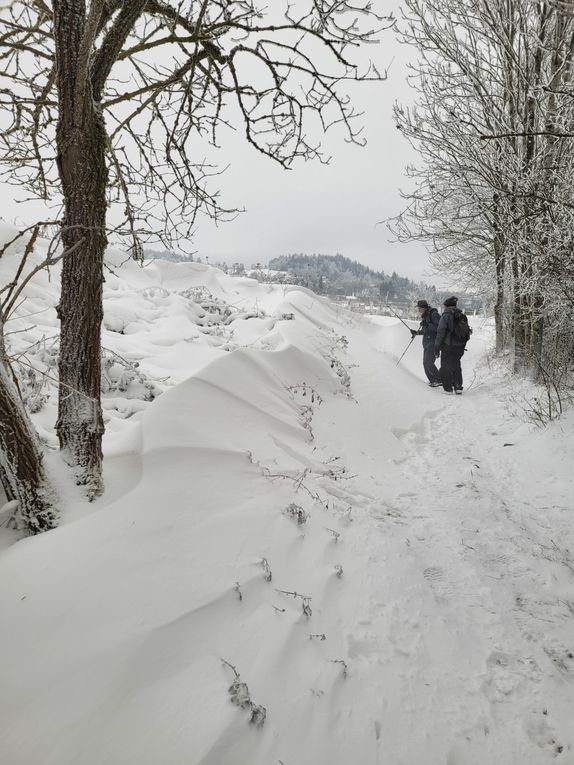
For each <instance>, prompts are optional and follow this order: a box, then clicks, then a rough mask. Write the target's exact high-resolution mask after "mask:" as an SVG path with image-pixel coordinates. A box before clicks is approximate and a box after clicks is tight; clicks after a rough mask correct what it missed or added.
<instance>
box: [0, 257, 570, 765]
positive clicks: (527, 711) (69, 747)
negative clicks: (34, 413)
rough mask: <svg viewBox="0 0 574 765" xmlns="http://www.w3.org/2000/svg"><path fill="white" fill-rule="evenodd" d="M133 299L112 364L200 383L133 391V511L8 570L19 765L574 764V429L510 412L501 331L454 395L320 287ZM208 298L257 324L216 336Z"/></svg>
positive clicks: (10, 709)
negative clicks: (539, 425) (498, 365)
mask: <svg viewBox="0 0 574 765" xmlns="http://www.w3.org/2000/svg"><path fill="white" fill-rule="evenodd" d="M184 287H185V289H184ZM49 289H51V286H50V285H46V290H49ZM108 289H109V290H110V294H111V295H112V296H113V300H112V304H113V306H112V307H113V311H115V313H112V314H111V315H112V317H113V318H114V321H115V322H116V324H114V326H116V327H117V326H121V327H124V328H127V332H123V331H122V332H117V331H113V330H106V331H107V335H106V344H108V345H111V346H112V347H115V348H117V352H118V353H121V354H122V355H123V354H127V353H131V352H134V353H135V351H136V350H137V358H138V362H140V366H139V367H138V370H140V371H141V372H142V374H143V375H146V374H147V375H151V376H152V377H153V376H158V377H161V378H162V379H163V378H164V377H165V375H166V374H167V375H170V379H171V380H172V384H171V387H169V386H168V384H167V383H166V385H165V387H166V388H167V390H166V392H164V393H163V394H162V395H161V396H159V397H158V398H157V399H156V400H155V401H153V402H148V401H143V400H141V398H137V397H135V398H130V397H129V396H128V393H129V391H127V392H126V391H125V390H123V389H122V387H119V389H118V391H115V393H114V395H113V396H112V397H111V398H109V399H107V407H106V416H107V417H108V418H109V423H108V440H107V445H106V448H107V452H106V454H107V457H106V471H107V472H106V475H107V482H108V491H107V493H106V495H105V496H104V497H103V498H102V499H101V500H99V501H98V502H96V503H94V504H93V505H90V506H88V505H87V504H86V503H85V502H84V501H83V500H81V499H79V498H78V495H77V494H69V495H68V496H67V498H66V499H67V503H68V507H67V508H66V517H65V521H66V522H65V523H64V524H63V525H62V527H61V528H60V529H58V530H56V531H54V532H51V533H49V534H45V535H42V536H40V537H36V538H33V539H28V540H24V541H22V542H19V543H18V544H15V545H13V546H12V547H10V548H9V549H8V550H7V551H6V552H5V553H3V554H2V556H0V613H1V614H2V617H3V620H5V623H6V624H7V625H9V628H8V629H6V630H5V631H4V632H3V635H2V646H1V650H0V677H1V678H2V684H1V685H0V761H2V762H6V763H9V765H158V763H160V762H161V763H165V765H279V763H282V764H283V765H349V763H357V765H491V764H492V765H547V764H548V765H550V763H554V762H555V763H557V764H558V765H574V723H573V722H572V721H573V720H574V658H573V651H574V558H573V555H572V551H573V550H574V532H573V525H574V524H573V522H572V518H573V509H572V496H573V494H574V491H573V483H572V475H571V472H572V465H573V464H574V440H573V438H572V436H571V431H572V427H571V426H572V417H571V416H570V415H567V416H566V417H565V418H564V420H563V422H562V423H558V424H557V425H555V426H553V427H552V428H550V429H549V430H548V431H547V432H544V433H537V432H531V431H530V429H529V428H528V427H527V426H526V425H525V424H524V423H523V422H522V421H521V420H520V419H517V418H516V417H514V416H513V415H512V414H511V413H510V411H509V410H510V406H509V402H510V399H509V396H510V395H511V392H510V390H509V389H507V388H506V387H505V386H506V383H505V382H504V381H503V380H502V378H501V377H500V376H498V377H496V376H493V375H491V374H490V373H489V372H488V370H487V368H486V367H485V366H484V365H483V364H482V363H481V361H480V358H481V355H482V353H483V351H484V350H485V349H486V348H487V346H488V342H489V334H488V330H487V329H485V330H482V329H480V328H479V327H477V328H476V329H477V331H476V332H475V335H474V336H473V339H472V347H471V348H470V350H469V353H468V354H467V355H466V356H465V359H464V371H465V376H466V379H467V381H469V382H470V381H473V382H472V385H469V390H468V391H467V392H465V394H464V395H463V396H462V397H460V398H458V397H447V396H443V395H442V394H441V393H440V391H437V390H431V389H430V388H428V387H427V386H425V384H424V381H423V376H422V364H421V358H420V356H421V354H420V347H417V345H416V344H415V345H413V347H412V348H411V349H410V350H409V352H408V353H407V354H406V356H405V358H404V360H403V361H402V362H401V365H400V366H399V367H397V366H396V359H397V358H398V356H399V355H400V354H401V352H402V350H403V349H404V347H405V343H406V342H407V341H408V333H406V330H405V328H404V327H403V326H402V325H400V324H399V323H398V322H397V321H396V320H394V319H383V318H380V319H374V320H373V321H372V322H371V321H368V320H361V319H357V318H356V317H352V316H350V315H348V314H344V313H342V312H341V311H339V310H338V309H336V308H335V307H334V306H332V305H331V304H329V303H327V302H326V301H323V300H320V299H316V298H315V296H313V295H312V294H311V293H309V292H306V291H304V290H283V289H281V288H277V287H271V286H268V285H259V284H257V283H255V282H253V281H252V280H233V279H231V278H229V277H226V276H225V275H223V274H221V272H218V271H217V270H216V269H211V268H209V267H206V266H202V267H200V266H197V265H196V264H192V266H185V267H176V266H175V265H174V264H163V265H162V264H161V263H160V264H156V265H154V266H153V267H151V268H149V269H146V270H145V271H143V272H142V271H137V270H135V269H134V270H133V272H130V270H129V269H128V270H127V272H123V274H122V278H121V279H120V278H118V279H117V280H112V279H111V280H110V283H109V284H108ZM202 290H208V291H209V294H210V295H215V296H217V299H218V300H219V301H220V303H221V306H222V310H223V309H225V306H226V305H228V304H230V303H231V302H233V303H237V302H240V303H241V307H242V312H243V313H242V314H238V315H237V316H236V318H234V319H233V321H231V322H229V323H225V324H221V325H217V323H214V324H213V326H211V324H209V323H207V324H205V323H204V324H202V323H201V322H202V321H204V319H205V316H203V317H202V310H200V308H199V307H198V305H197V304H195V303H193V300H192V298H190V297H189V295H195V294H196V293H198V291H199V292H201V291H202ZM116 293H117V295H116ZM202 294H203V293H202ZM46 295H47V297H46V298H45V300H46V302H47V303H48V302H49V301H52V303H53V302H55V301H54V300H53V295H51V293H49V292H46ZM117 296H121V298H122V300H118V299H117ZM253 301H256V304H257V306H258V307H259V308H260V309H263V310H264V311H265V312H266V313H265V315H264V316H261V317H259V318H249V319H248V320H244V318H242V316H243V314H245V315H248V314H250V313H251V314H252V313H253V312H251V311H250V310H248V309H250V307H251V306H252V304H253ZM166 306H167V307H168V308H169V310H168V308H166ZM160 308H161V310H160ZM156 309H157V310H156ZM243 309H245V311H243ZM126 312H127V313H129V314H130V316H128V315H127V313H126ZM152 313H153V316H156V314H157V316H156V318H150V316H151V315H152ZM132 314H133V316H132ZM290 315H293V316H294V317H295V318H294V320H290V319H286V318H285V316H290ZM134 317H135V318H134ZM182 317H186V318H185V321H184V320H183V319H182ZM207 318H209V317H207ZM212 320H213V322H215V318H213V317H212V318H210V321H212ZM198 322H199V323H198ZM176 329H177V333H178V334H177V336H176V335H175V331H176ZM405 334H406V335H407V339H406V341H405ZM18 337H20V336H18ZM114 344H115V345H114ZM230 351H232V352H230ZM144 379H145V377H144ZM176 383H179V384H176ZM134 384H135V383H134ZM123 387H124V388H125V386H123ZM120 394H121V395H120ZM50 411H51V410H50V407H49V406H48V407H46V408H45V409H44V410H43V411H42V412H41V413H40V417H41V423H43V428H44V431H45V432H46V433H47V434H48V437H49V438H50V437H52V435H51V433H50V430H49V429H50V427H52V426H51V425H50V424H49V418H50ZM57 459H58V458H57V455H56V454H54V455H53V458H52V460H51V464H54V465H56V464H57ZM293 504H295V505H297V506H299V507H300V508H301V511H302V513H304V514H305V516H306V521H305V523H300V524H299V523H297V519H296V517H293V514H292V513H289V507H292V505H293ZM337 535H338V536H337ZM263 560H264V561H265V565H262V562H263ZM266 566H268V569H267V568H266ZM271 572H272V577H271ZM290 593H291V594H290ZM293 593H296V594H297V595H296V596H294V595H293ZM301 596H305V598H307V599H306V600H304V599H303V598H302V597H301ZM38 636H41V639H39V637H38ZM222 659H225V661H227V662H229V663H230V664H231V665H233V666H234V667H236V669H237V671H238V672H239V673H240V676H241V677H240V680H241V682H243V683H246V685H247V686H248V693H249V694H250V696H249V698H250V700H251V701H250V702H249V703H248V702H247V698H246V695H245V694H246V693H247V691H245V689H244V688H243V686H241V687H240V690H241V692H240V693H239V694H238V693H237V692H235V691H234V692H233V694H232V693H230V689H231V688H232V687H233V685H232V684H233V681H234V679H235V676H234V674H233V670H232V669H231V668H230V667H229V666H228V665H227V664H224V663H223V662H222ZM236 691H237V687H236ZM232 695H233V696H234V698H235V702H236V703H235V704H234V703H232V701H231V696H232ZM238 702H241V703H238ZM251 702H252V703H253V704H257V705H262V706H264V707H265V708H266V712H267V717H266V720H265V723H264V725H263V726H261V727H257V726H256V725H250V723H249V719H250V715H251V714H252V712H253V709H254V707H252V706H250V705H249V704H250V703H251ZM241 704H243V706H241ZM31 720H33V721H34V726H33V733H34V735H33V736H32V735H30V721H31Z"/></svg>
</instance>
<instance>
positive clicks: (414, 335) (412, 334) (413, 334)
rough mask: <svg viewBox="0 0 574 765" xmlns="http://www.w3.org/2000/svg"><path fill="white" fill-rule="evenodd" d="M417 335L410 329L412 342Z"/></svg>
mask: <svg viewBox="0 0 574 765" xmlns="http://www.w3.org/2000/svg"><path fill="white" fill-rule="evenodd" d="M417 334H418V332H417V331H416V329H411V337H412V338H413V340H414V339H415V337H416V336H417Z"/></svg>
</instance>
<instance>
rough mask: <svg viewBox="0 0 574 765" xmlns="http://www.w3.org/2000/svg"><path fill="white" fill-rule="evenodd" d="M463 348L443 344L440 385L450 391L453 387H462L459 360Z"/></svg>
mask: <svg viewBox="0 0 574 765" xmlns="http://www.w3.org/2000/svg"><path fill="white" fill-rule="evenodd" d="M463 353H464V348H463V347H462V346H460V345H445V346H444V348H443V350H442V352H441V357H440V374H441V377H442V387H443V388H444V389H445V390H449V391H451V390H452V389H453V388H455V389H462V369H461V368H460V360H461V359H462V354H463Z"/></svg>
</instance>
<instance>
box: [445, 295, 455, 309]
mask: <svg viewBox="0 0 574 765" xmlns="http://www.w3.org/2000/svg"><path fill="white" fill-rule="evenodd" d="M457 303H458V298H457V297H455V296H454V295H453V296H452V297H449V298H447V299H446V300H445V301H444V303H443V305H444V306H445V308H452V307H453V306H456V304H457Z"/></svg>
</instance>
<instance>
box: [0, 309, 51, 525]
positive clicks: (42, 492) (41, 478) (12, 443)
mask: <svg viewBox="0 0 574 765" xmlns="http://www.w3.org/2000/svg"><path fill="white" fill-rule="evenodd" d="M1 332H2V324H1V320H0V480H1V482H2V486H3V488H4V493H5V494H6V497H7V498H8V499H16V500H18V503H19V508H18V515H19V518H20V520H21V522H22V523H23V525H24V526H25V528H26V529H27V530H28V531H29V532H30V533H32V534H37V533H39V532H40V531H47V530H48V529H53V528H55V527H56V525H57V513H56V510H55V508H54V502H55V494H54V492H53V490H52V489H51V487H50V485H49V483H48V480H47V477H46V474H45V471H44V466H43V464H42V452H41V450H40V447H39V445H38V442H37V438H36V434H35V433H34V430H33V428H32V425H31V423H30V421H29V419H28V417H27V415H26V410H25V409H24V405H23V403H22V400H21V398H20V394H19V392H18V388H17V387H16V384H15V382H14V379H13V377H12V370H11V368H10V364H9V362H8V359H7V357H6V352H5V349H4V339H3V337H2V334H1Z"/></svg>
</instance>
